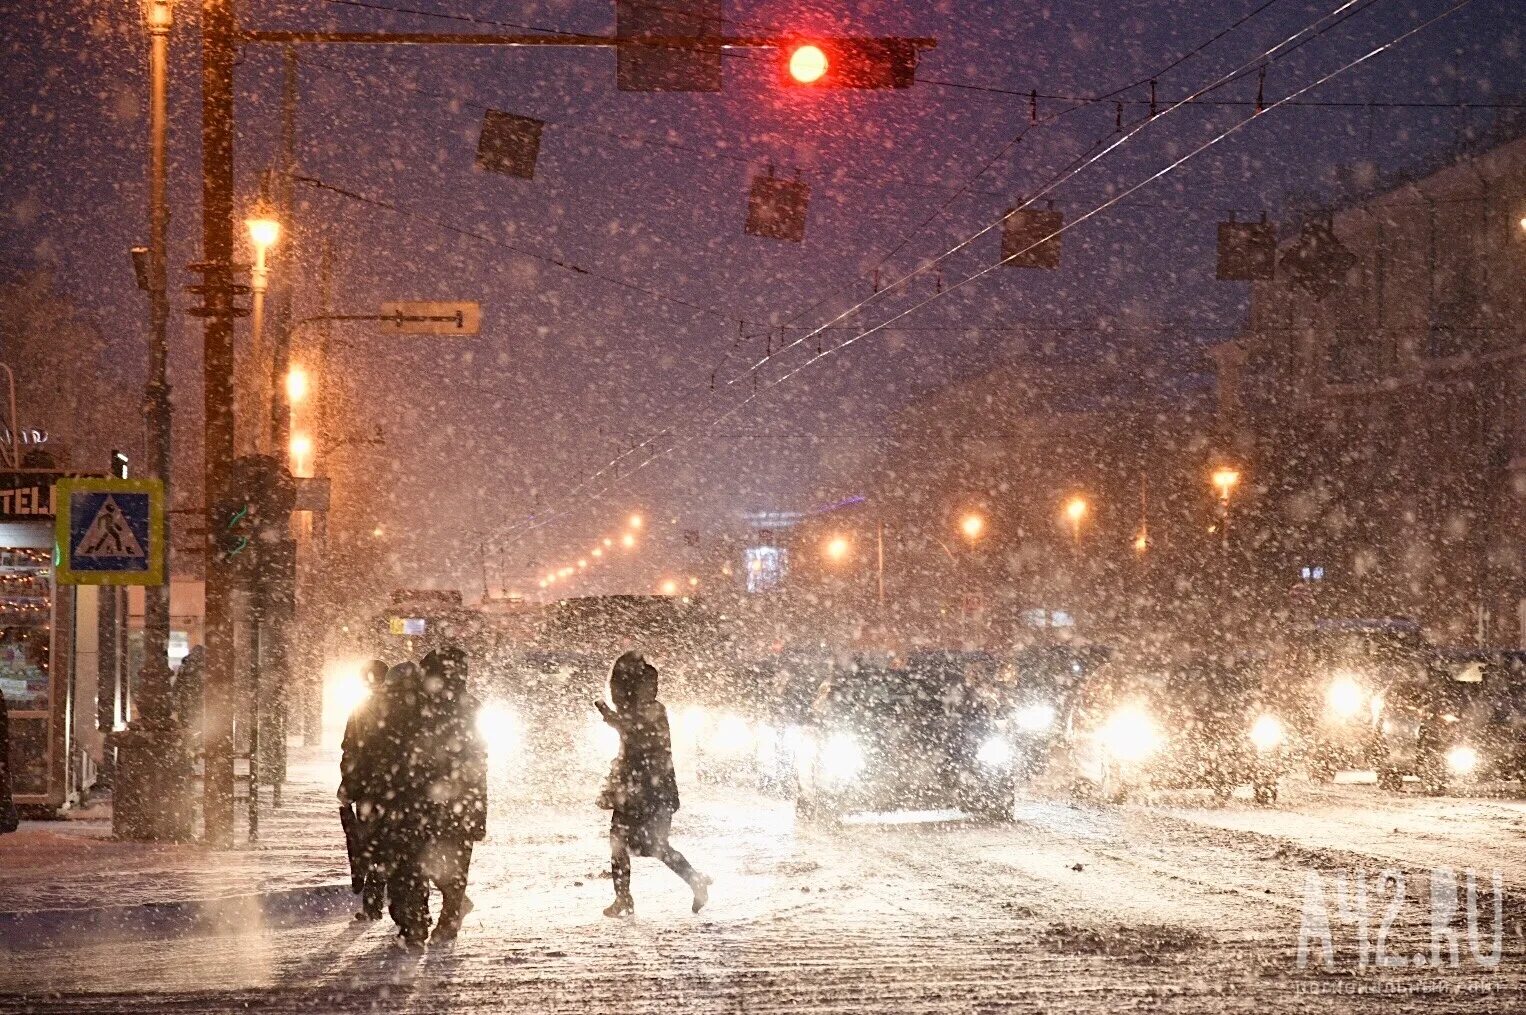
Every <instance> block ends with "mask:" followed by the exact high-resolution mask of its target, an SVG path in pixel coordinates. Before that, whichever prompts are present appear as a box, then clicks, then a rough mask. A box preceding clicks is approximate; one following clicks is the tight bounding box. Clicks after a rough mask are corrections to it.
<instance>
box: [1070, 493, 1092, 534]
mask: <svg viewBox="0 0 1526 1015" xmlns="http://www.w3.org/2000/svg"><path fill="white" fill-rule="evenodd" d="M1090 513H1091V505H1090V504H1088V503H1087V502H1086V498H1085V497H1081V496H1076V497H1072V498H1070V499H1069V500H1067V501H1066V502H1065V520H1066V521H1068V522H1070V532H1071V536H1072V537H1073V538H1074V539H1075V541H1076V542H1077V543H1079V542H1080V541H1081V523H1082V522H1084V521H1086V516H1087V515H1088V514H1090Z"/></svg>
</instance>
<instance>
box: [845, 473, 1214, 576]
mask: <svg viewBox="0 0 1526 1015" xmlns="http://www.w3.org/2000/svg"><path fill="white" fill-rule="evenodd" d="M1240 478H1241V477H1240V470H1239V469H1237V468H1235V467H1234V466H1231V465H1221V466H1219V467H1217V468H1215V469H1214V470H1213V472H1212V473H1211V474H1210V475H1209V477H1208V480H1209V483H1210V484H1211V485H1212V486H1213V488H1214V490H1215V491H1217V492H1218V496H1219V523H1218V525H1216V526H1215V527H1214V528H1213V529H1210V530H1209V531H1215V530H1217V531H1220V532H1222V533H1223V534H1224V538H1225V540H1226V545H1227V540H1228V524H1229V503H1230V500H1231V498H1232V497H1233V496H1234V492H1235V490H1236V488H1237V487H1239V485H1240ZM1091 511H1092V507H1091V502H1090V501H1089V500H1087V499H1086V497H1085V496H1083V495H1081V494H1073V495H1071V496H1070V497H1067V498H1066V499H1065V501H1064V502H1063V503H1062V504H1061V505H1060V516H1061V517H1062V518H1063V519H1064V521H1065V523H1066V524H1067V525H1069V526H1070V532H1071V538H1072V539H1074V540H1075V542H1076V544H1077V545H1080V542H1081V533H1082V529H1083V528H1084V526H1085V524H1086V519H1087V518H1088V517H1089V516H1090V515H1091ZM987 527H988V526H987V521H986V517H985V515H983V514H981V513H980V512H978V511H970V512H967V513H965V514H964V515H963V516H961V517H960V519H959V523H958V529H959V532H960V533H961V534H962V535H963V536H964V538H965V539H966V540H968V541H969V542H970V543H972V544H973V543H976V542H979V541H980V539H981V537H983V536H984V535H985V534H986V529H987ZM939 545H942V544H939ZM1150 546H1151V542H1150V536H1149V531H1148V529H1147V527H1146V525H1145V524H1144V521H1143V519H1141V522H1140V527H1139V531H1138V534H1137V535H1136V536H1135V537H1134V549H1135V550H1137V551H1138V552H1140V553H1144V552H1146V551H1147V550H1149V548H1150ZM944 549H945V551H947V547H944ZM821 552H822V556H823V557H825V558H826V559H827V560H828V561H830V562H832V563H839V562H841V561H845V560H847V559H848V558H849V557H850V556H851V555H852V553H853V540H852V539H851V538H850V537H848V536H847V535H844V534H842V533H834V534H833V535H830V536H828V537H827V538H826V540H825V542H823V543H822V547H821Z"/></svg>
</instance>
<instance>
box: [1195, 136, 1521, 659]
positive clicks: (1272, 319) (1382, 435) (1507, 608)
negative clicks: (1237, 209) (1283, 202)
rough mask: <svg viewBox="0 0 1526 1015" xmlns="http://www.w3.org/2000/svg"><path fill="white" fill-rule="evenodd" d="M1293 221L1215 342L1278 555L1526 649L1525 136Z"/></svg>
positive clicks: (1419, 613)
mask: <svg viewBox="0 0 1526 1015" xmlns="http://www.w3.org/2000/svg"><path fill="white" fill-rule="evenodd" d="M1285 233H1286V234H1287V235H1285V236H1283V237H1282V238H1281V239H1280V240H1279V243H1278V259H1277V267H1276V270H1275V275H1274V277H1273V278H1271V279H1269V280H1265V281H1258V282H1255V283H1253V286H1252V294H1251V304H1250V314H1249V322H1248V326H1247V328H1246V330H1245V332H1244V333H1243V334H1242V335H1241V336H1239V337H1238V338H1236V339H1235V340H1233V341H1231V342H1228V343H1225V344H1224V345H1222V346H1220V347H1218V348H1217V349H1216V350H1215V358H1216V360H1217V363H1218V372H1219V382H1218V413H1219V424H1220V428H1221V433H1222V434H1223V435H1224V437H1225V439H1226V440H1227V441H1228V442H1229V443H1231V445H1232V446H1233V447H1235V449H1236V451H1237V453H1238V454H1240V455H1242V456H1244V458H1245V459H1246V461H1247V462H1248V463H1250V464H1251V466H1252V468H1253V469H1255V470H1256V471H1257V472H1258V473H1259V475H1260V476H1261V480H1262V481H1261V484H1260V493H1261V496H1262V498H1263V504H1262V509H1263V511H1264V512H1265V514H1266V522H1267V526H1266V530H1267V532H1268V533H1269V534H1270V539H1269V542H1268V544H1267V546H1266V557H1267V561H1266V563H1267V565H1268V566H1269V567H1272V568H1273V569H1274V570H1275V569H1277V568H1281V572H1282V576H1283V577H1284V578H1285V579H1286V581H1287V582H1288V583H1289V584H1290V585H1291V584H1297V583H1299V582H1300V581H1302V582H1304V584H1305V586H1306V590H1307V591H1308V592H1309V593H1311V595H1312V597H1313V598H1316V599H1317V600H1318V605H1317V609H1318V610H1319V611H1320V612H1321V613H1324V614H1326V615H1346V616H1353V615H1357V616H1360V615H1366V616H1377V615H1405V616H1411V617H1414V618H1415V619H1417V620H1419V621H1421V622H1422V623H1423V624H1424V625H1425V626H1426V628H1427V630H1428V632H1429V633H1430V635H1431V636H1432V638H1434V639H1436V640H1438V641H1443V642H1448V643H1454V644H1484V645H1491V646H1500V647H1505V646H1526V586H1523V577H1522V576H1523V545H1526V528H1523V522H1522V506H1523V503H1526V284H1523V282H1526V139H1518V140H1514V141H1510V142H1506V143H1501V144H1496V145H1494V146H1493V147H1490V148H1488V149H1486V150H1482V151H1478V152H1472V153H1467V154H1464V155H1462V156H1460V157H1458V158H1457V159H1456V160H1455V161H1454V162H1452V163H1451V164H1449V165H1447V166H1446V167H1444V168H1442V169H1440V170H1436V171H1431V172H1429V173H1428V174H1426V175H1423V176H1419V177H1417V178H1414V179H1409V180H1405V181H1402V182H1397V183H1393V184H1390V185H1388V187H1387V189H1385V190H1384V191H1382V192H1380V193H1377V194H1374V195H1373V196H1371V197H1368V198H1365V199H1363V200H1361V201H1359V202H1356V203H1351V204H1348V205H1346V206H1344V207H1341V208H1339V209H1337V210H1334V211H1333V212H1330V213H1328V214H1326V215H1322V216H1320V217H1318V218H1313V219H1310V220H1308V221H1306V222H1304V223H1302V224H1301V225H1300V226H1299V227H1298V228H1296V229H1292V230H1285ZM1311 237H1312V238H1314V239H1323V241H1324V243H1323V247H1322V249H1321V250H1320V252H1319V254H1320V256H1318V257H1315V258H1313V259H1310V258H1308V257H1306V256H1303V255H1304V254H1305V253H1306V252H1307V249H1308V247H1309V244H1310V240H1311ZM1332 237H1333V243H1331V242H1329V241H1330V238H1332Z"/></svg>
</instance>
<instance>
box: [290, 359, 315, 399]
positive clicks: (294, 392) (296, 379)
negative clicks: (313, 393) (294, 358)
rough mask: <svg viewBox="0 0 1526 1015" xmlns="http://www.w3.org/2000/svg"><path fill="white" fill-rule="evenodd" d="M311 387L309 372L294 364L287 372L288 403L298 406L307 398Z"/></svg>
mask: <svg viewBox="0 0 1526 1015" xmlns="http://www.w3.org/2000/svg"><path fill="white" fill-rule="evenodd" d="M310 387H311V382H310V380H309V378H308V376H307V371H306V370H304V369H302V367H300V366H299V365H297V364H295V363H293V364H292V366H291V369H290V370H288V371H286V401H287V402H289V403H291V404H292V405H295V404H297V403H298V402H300V401H302V400H303V399H304V398H306V397H307V393H308V390H309V388H310Z"/></svg>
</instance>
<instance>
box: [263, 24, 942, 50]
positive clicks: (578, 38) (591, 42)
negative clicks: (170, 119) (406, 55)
mask: <svg viewBox="0 0 1526 1015" xmlns="http://www.w3.org/2000/svg"><path fill="white" fill-rule="evenodd" d="M238 41H239V42H268V43H274V44H277V45H289V44H293V43H304V42H305V43H319V44H337V43H356V44H360V45H369V46H563V47H593V48H600V47H604V48H618V47H620V46H635V47H640V48H650V49H691V50H707V49H714V48H715V47H716V46H720V48H722V49H789V48H790V47H793V46H798V45H800V44H802V43H805V42H811V43H814V44H817V45H821V46H834V45H837V44H841V43H864V42H870V41H873V42H879V43H884V44H886V45H890V46H904V47H907V48H909V49H911V50H914V51H921V50H924V49H936V48H937V46H938V40H937V39H931V38H901V37H888V36H881V37H877V38H875V39H873V40H870V39H864V38H857V37H855V38H831V37H810V38H809V39H808V38H806V37H804V36H799V35H787V36H786V35H735V36H718V37H717V36H704V35H673V36H657V35H643V36H639V37H632V36H627V37H624V38H622V37H619V36H614V35H582V34H561V35H557V34H544V35H527V34H521V35H491V34H488V33H485V32H465V33H462V32H320V31H259V30H248V29H246V30H244V31H241V32H239V33H238Z"/></svg>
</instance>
